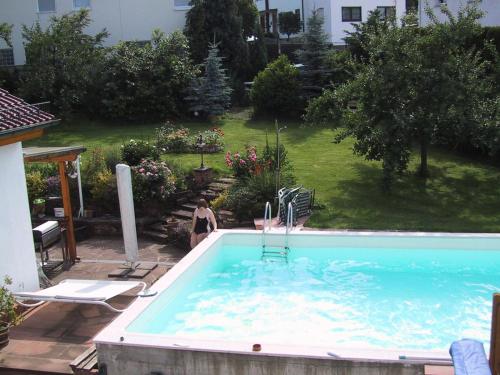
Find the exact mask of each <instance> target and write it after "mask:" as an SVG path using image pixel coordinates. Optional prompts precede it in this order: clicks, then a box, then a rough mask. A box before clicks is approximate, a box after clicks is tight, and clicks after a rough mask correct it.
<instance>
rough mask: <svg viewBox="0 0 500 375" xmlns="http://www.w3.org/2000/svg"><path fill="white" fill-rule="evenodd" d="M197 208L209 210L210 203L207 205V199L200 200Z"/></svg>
mask: <svg viewBox="0 0 500 375" xmlns="http://www.w3.org/2000/svg"><path fill="white" fill-rule="evenodd" d="M197 206H198V208H201V207H203V208H208V203H207V201H206V200H205V199H200V200H199V201H198V205H197Z"/></svg>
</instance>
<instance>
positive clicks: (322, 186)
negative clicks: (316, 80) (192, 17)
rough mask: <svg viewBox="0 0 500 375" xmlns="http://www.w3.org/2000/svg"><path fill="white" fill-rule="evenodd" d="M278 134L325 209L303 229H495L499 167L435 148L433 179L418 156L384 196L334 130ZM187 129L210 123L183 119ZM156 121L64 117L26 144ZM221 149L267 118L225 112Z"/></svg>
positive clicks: (103, 138) (499, 226) (367, 166)
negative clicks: (420, 167)
mask: <svg viewBox="0 0 500 375" xmlns="http://www.w3.org/2000/svg"><path fill="white" fill-rule="evenodd" d="M285 124H286V125H287V126H288V128H287V129H286V130H285V131H284V132H283V133H282V136H281V139H282V142H283V143H284V144H285V146H286V147H287V150H288V153H289V157H290V159H291V161H292V163H293V166H294V170H295V174H296V176H297V179H298V182H299V183H300V184H302V185H303V186H305V187H308V188H314V189H316V198H317V200H318V201H319V202H321V204H322V206H323V207H324V208H322V209H317V210H315V212H314V214H313V216H312V217H311V220H310V221H309V222H308V225H309V226H312V227H317V228H342V229H377V230H381V229H390V230H418V231H449V232H499V231H500V184H499V183H498V181H500V169H498V168H496V167H493V166H489V165H485V164H484V163H481V162H479V161H475V160H471V159H468V158H466V157H462V156H459V155H456V154H454V153H451V152H448V151H443V150H437V149H434V150H432V151H431V153H430V158H429V166H430V172H431V177H430V178H429V179H427V180H422V179H420V178H418V177H416V176H415V173H414V171H415V170H416V168H417V162H418V160H417V159H416V158H414V159H412V162H411V166H410V171H409V172H408V173H407V174H405V175H404V176H402V177H401V178H400V179H399V180H398V181H397V182H396V183H395V185H394V188H393V192H392V194H390V195H387V194H385V193H383V192H382V191H381V189H380V179H381V166H380V163H376V162H368V161H365V160H364V159H363V158H362V157H359V156H355V155H353V153H352V145H353V141H352V140H346V141H344V142H343V143H341V144H333V143H332V140H333V137H334V131H333V130H331V129H325V128H310V127H301V126H300V124H298V123H290V122H287V123H285V122H284V123H283V124H281V125H285ZM184 125H185V126H187V127H189V128H190V129H191V130H192V131H193V132H196V131H198V130H203V129H206V128H207V127H208V125H207V124H202V123H186V124H184ZM157 126H158V124H140V125H137V124H126V123H123V124H120V123H113V124H111V123H103V122H95V121H86V120H77V121H67V122H66V123H65V124H62V125H60V126H57V127H54V128H52V129H50V130H49V132H48V135H46V136H44V137H43V138H41V139H39V140H36V141H32V142H30V144H31V145H40V146H49V145H50V146H56V145H57V146H61V145H73V144H83V145H85V146H87V147H89V148H92V147H98V146H100V147H104V148H109V147H115V148H118V147H119V146H120V145H121V144H122V143H123V142H124V141H127V140H129V139H131V138H135V139H151V140H152V139H153V137H154V128H155V127H157ZM221 127H222V129H223V130H224V132H225V141H226V149H227V150H231V151H236V150H240V151H241V150H243V149H244V146H245V145H247V144H248V145H256V146H257V147H258V150H261V149H262V146H263V145H264V144H265V136H266V132H268V133H269V135H270V137H269V138H270V140H273V139H274V138H273V134H274V124H273V122H272V121H250V120H249V112H248V111H245V110H242V111H238V112H234V113H232V114H230V115H228V116H227V118H226V119H225V120H224V122H223V124H222V126H221ZM166 157H167V158H168V159H175V160H176V161H177V162H178V163H180V164H181V165H183V166H184V167H189V168H192V167H197V166H199V162H200V157H199V155H167V156H166ZM205 164H206V165H208V166H211V167H214V168H216V169H218V170H221V171H225V172H228V170H227V169H226V167H225V164H224V154H222V153H220V154H212V155H206V157H205Z"/></svg>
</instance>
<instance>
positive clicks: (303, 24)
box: [302, 0, 306, 33]
mask: <svg viewBox="0 0 500 375" xmlns="http://www.w3.org/2000/svg"><path fill="white" fill-rule="evenodd" d="M302 32H303V33H305V32H306V15H305V14H304V0H302Z"/></svg>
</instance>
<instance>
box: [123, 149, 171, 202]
mask: <svg viewBox="0 0 500 375" xmlns="http://www.w3.org/2000/svg"><path fill="white" fill-rule="evenodd" d="M132 171H133V177H132V183H133V188H134V201H135V202H136V204H137V205H138V206H140V207H141V208H143V209H144V208H146V207H147V206H148V205H151V204H153V205H158V204H161V203H165V201H166V200H167V198H168V197H169V196H170V194H171V193H173V192H174V191H175V176H174V175H173V174H172V171H171V170H170V169H169V168H168V166H167V164H166V163H165V162H162V161H154V160H149V159H146V160H142V161H141V162H140V163H139V164H138V165H137V166H134V167H132Z"/></svg>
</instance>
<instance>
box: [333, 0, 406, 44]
mask: <svg viewBox="0 0 500 375" xmlns="http://www.w3.org/2000/svg"><path fill="white" fill-rule="evenodd" d="M334 3H335V5H334V6H333V7H332V16H331V25H332V32H331V34H332V36H333V37H332V43H333V44H336V45H343V44H345V42H344V41H343V38H344V37H345V36H346V33H345V31H354V26H353V25H352V22H343V21H342V7H354V6H358V7H361V22H365V21H366V20H367V19H368V14H369V13H370V12H371V11H373V10H375V9H377V7H378V6H394V7H396V17H397V18H398V19H400V18H401V17H402V16H403V15H404V14H405V12H406V1H405V0H376V1H374V0H336V1H335V2H334Z"/></svg>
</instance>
